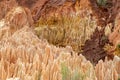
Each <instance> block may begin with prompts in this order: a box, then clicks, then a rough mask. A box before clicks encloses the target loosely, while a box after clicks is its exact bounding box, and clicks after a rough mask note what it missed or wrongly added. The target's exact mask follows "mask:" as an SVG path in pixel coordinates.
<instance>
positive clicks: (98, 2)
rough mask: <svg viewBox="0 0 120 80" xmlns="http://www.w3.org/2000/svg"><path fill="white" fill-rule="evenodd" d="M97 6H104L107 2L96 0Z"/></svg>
mask: <svg viewBox="0 0 120 80" xmlns="http://www.w3.org/2000/svg"><path fill="white" fill-rule="evenodd" d="M97 4H98V5H99V6H106V4H107V0H97Z"/></svg>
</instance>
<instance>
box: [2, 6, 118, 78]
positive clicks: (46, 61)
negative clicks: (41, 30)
mask: <svg viewBox="0 0 120 80" xmlns="http://www.w3.org/2000/svg"><path fill="white" fill-rule="evenodd" d="M28 17H32V16H30V14H28V12H27V11H26V9H25V8H22V7H15V8H13V9H12V10H11V11H10V12H9V13H8V14H7V15H6V16H5V18H4V19H3V20H0V34H1V35H0V64H1V65H0V72H1V74H0V79H1V80H15V79H17V80H21V79H22V80H26V79H27V80H38V79H41V80H62V79H65V80H71V79H73V80H74V79H78V80H80V79H84V80H118V77H119V76H118V74H120V68H119V66H120V58H119V57H117V56H115V57H114V59H113V61H112V60H110V61H108V59H107V58H106V59H105V62H103V61H102V60H101V61H99V62H98V64H97V65H96V66H93V65H92V64H91V63H90V61H88V60H86V59H85V57H84V56H82V55H81V54H80V55H77V54H75V52H74V51H73V50H72V48H71V47H69V46H67V47H65V48H62V47H61V48H60V47H56V46H53V45H50V44H49V43H48V42H47V41H46V40H42V39H39V38H38V37H37V36H36V35H35V33H34V31H33V30H32V28H31V24H30V22H31V21H32V20H30V19H28ZM19 19H20V20H19ZM31 19H32V18H31ZM33 72H34V73H33ZM105 72H106V73H107V74H106V73H105ZM76 75H77V76H76Z"/></svg>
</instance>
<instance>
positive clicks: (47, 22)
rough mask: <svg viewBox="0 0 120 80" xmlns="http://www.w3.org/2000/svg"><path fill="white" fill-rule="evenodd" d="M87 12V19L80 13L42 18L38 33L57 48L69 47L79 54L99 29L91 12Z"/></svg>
mask: <svg viewBox="0 0 120 80" xmlns="http://www.w3.org/2000/svg"><path fill="white" fill-rule="evenodd" d="M85 12H86V13H87V14H86V16H85V17H83V13H81V14H80V13H79V14H73V15H72V14H71V15H69V16H65V15H62V16H61V17H57V16H53V17H50V18H47V19H43V18H42V19H40V20H39V22H38V23H37V24H36V28H35V30H36V33H37V35H38V36H39V37H40V38H45V39H47V40H48V42H49V43H51V44H54V45H56V46H67V45H69V46H72V48H73V50H74V51H76V52H78V53H79V52H81V45H83V44H84V42H85V41H86V40H87V39H89V38H90V35H91V34H92V33H93V32H94V30H95V28H96V27H97V24H96V21H95V19H92V18H91V16H90V13H89V11H85ZM85 12H84V13H85Z"/></svg>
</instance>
